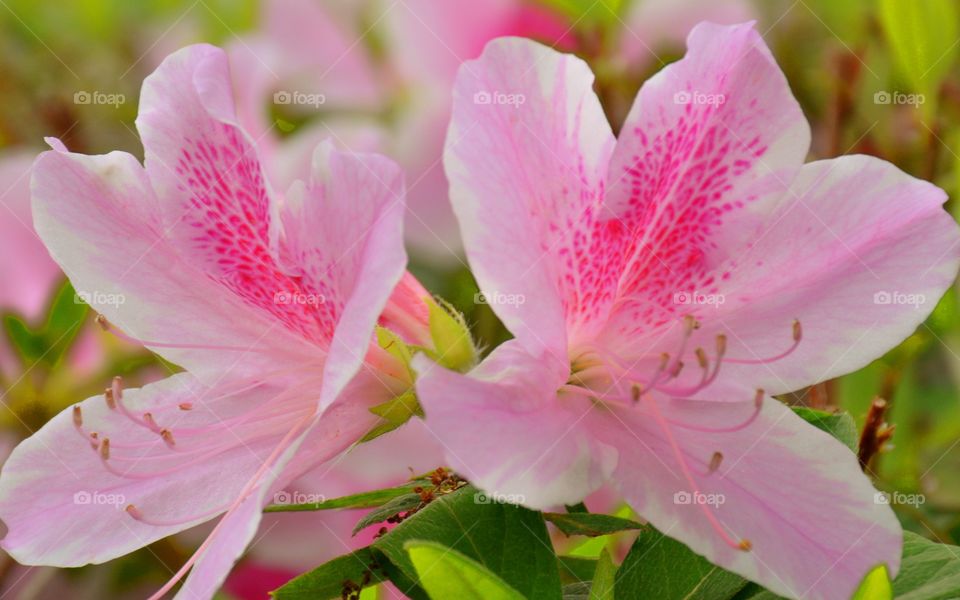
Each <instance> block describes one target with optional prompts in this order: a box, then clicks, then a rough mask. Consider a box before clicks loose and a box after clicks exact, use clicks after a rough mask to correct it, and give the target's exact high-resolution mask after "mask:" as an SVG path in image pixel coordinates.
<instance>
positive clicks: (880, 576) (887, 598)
mask: <svg viewBox="0 0 960 600" xmlns="http://www.w3.org/2000/svg"><path fill="white" fill-rule="evenodd" d="M892 599H893V590H892V589H891V588H890V577H889V576H888V575H887V567H886V566H885V565H879V566H878V567H876V568H875V569H873V570H872V571H870V572H869V573H867V574H866V575H865V576H864V578H863V581H862V582H860V587H858V588H857V591H856V592H854V594H853V597H852V598H851V599H850V600H892Z"/></svg>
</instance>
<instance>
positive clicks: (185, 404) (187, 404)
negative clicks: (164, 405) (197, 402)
mask: <svg viewBox="0 0 960 600" xmlns="http://www.w3.org/2000/svg"><path fill="white" fill-rule="evenodd" d="M177 408H179V409H180V410H193V403H192V402H181V403H180V404H178V405H177Z"/></svg>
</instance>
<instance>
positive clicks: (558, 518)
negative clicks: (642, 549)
mask: <svg viewBox="0 0 960 600" xmlns="http://www.w3.org/2000/svg"><path fill="white" fill-rule="evenodd" d="M543 518H544V519H546V520H547V521H550V522H551V523H553V524H554V525H556V526H557V529H559V530H560V531H562V532H563V533H565V534H566V535H586V536H589V537H596V536H598V535H609V534H611V533H619V532H621V531H628V530H630V529H641V528H642V527H643V525H641V524H640V523H637V522H636V521H632V520H630V519H621V518H620V517H614V516H611V515H604V514H598V513H550V512H548V513H543Z"/></svg>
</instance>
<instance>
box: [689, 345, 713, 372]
mask: <svg viewBox="0 0 960 600" xmlns="http://www.w3.org/2000/svg"><path fill="white" fill-rule="evenodd" d="M693 353H694V354H696V356H697V364H699V365H700V368H701V369H703V370H704V371H706V370H707V367H709V366H710V361H709V360H708V359H707V353H706V352H705V351H704V349H703V348H697V349H696V350H694V351H693Z"/></svg>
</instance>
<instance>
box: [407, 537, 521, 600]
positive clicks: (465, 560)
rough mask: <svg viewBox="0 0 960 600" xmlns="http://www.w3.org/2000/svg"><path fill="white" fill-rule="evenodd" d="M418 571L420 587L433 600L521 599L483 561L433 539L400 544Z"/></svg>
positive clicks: (517, 593)
mask: <svg viewBox="0 0 960 600" xmlns="http://www.w3.org/2000/svg"><path fill="white" fill-rule="evenodd" d="M403 547H404V548H406V550H407V554H409V555H410V561H411V562H412V563H413V566H414V568H415V569H416V571H417V577H418V579H419V581H420V586H421V587H423V588H424V589H425V590H426V591H427V594H429V596H430V598H431V599H432V600H447V599H448V598H462V599H463V600H524V596H523V595H522V594H521V593H520V592H518V591H517V590H515V589H513V588H512V587H510V586H509V585H508V584H507V583H506V582H505V581H504V580H502V579H500V578H499V577H497V575H496V574H495V573H492V572H491V571H490V570H489V569H487V568H486V567H484V566H483V565H482V564H480V563H478V562H477V561H475V560H473V559H472V558H470V557H468V556H464V555H463V554H461V553H459V552H457V551H456V550H454V549H452V548H448V547H446V546H443V545H442V544H438V543H436V542H427V541H420V540H411V541H409V542H406V543H405V544H404V545H403Z"/></svg>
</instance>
